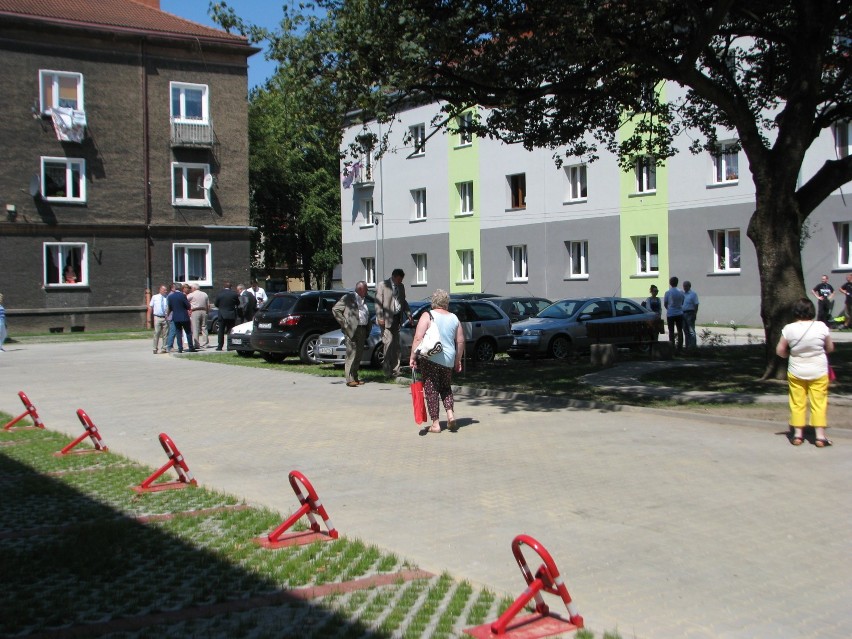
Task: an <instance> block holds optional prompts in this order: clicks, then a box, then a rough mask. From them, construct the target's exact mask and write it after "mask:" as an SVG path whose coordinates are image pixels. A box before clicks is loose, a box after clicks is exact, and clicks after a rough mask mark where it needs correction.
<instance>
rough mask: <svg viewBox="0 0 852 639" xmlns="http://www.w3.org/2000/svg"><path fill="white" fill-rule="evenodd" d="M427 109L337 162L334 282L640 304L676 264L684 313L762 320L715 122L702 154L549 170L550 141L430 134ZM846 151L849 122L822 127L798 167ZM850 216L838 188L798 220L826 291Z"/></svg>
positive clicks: (808, 266) (807, 262) (416, 291)
mask: <svg viewBox="0 0 852 639" xmlns="http://www.w3.org/2000/svg"><path fill="white" fill-rule="evenodd" d="M663 90H672V89H670V88H669V87H665V88H664V89H663ZM438 112H439V108H438V105H435V104H427V105H419V106H412V107H411V108H409V109H407V110H406V111H404V112H402V113H400V114H399V119H400V121H399V122H394V124H393V129H392V130H391V132H390V146H391V148H393V149H395V152H392V153H387V154H385V155H384V156H383V157H382V158H381V159H378V160H377V159H375V158H374V157H371V154H370V153H369V152H365V153H363V154H362V155H361V158H360V160H359V161H358V162H357V163H356V166H355V170H354V171H353V169H352V167H351V166H349V165H347V166H344V165H341V171H342V173H343V174H344V176H345V177H344V180H343V188H342V197H341V202H342V204H341V219H342V224H343V271H342V272H343V283H344V285H346V286H352V285H354V283H355V281H357V280H359V279H362V278H363V279H366V280H367V281H368V282H374V281H375V280H376V278H378V279H383V278H386V277H388V276H389V274H390V271H391V270H392V269H393V268H395V267H401V268H403V270H405V272H406V284H407V286H408V287H409V289H410V290H411V293H410V294H409V296H410V297H412V299H417V298H420V297H426V296H428V295H429V294H431V292H432V291H434V290H435V289H436V288H444V289H447V290H449V291H450V292H459V293H461V292H488V293H496V294H500V295H535V296H543V297H547V298H550V299H553V300H556V299H562V298H566V297H592V296H599V295H617V296H623V297H628V298H633V299H636V300H642V299H644V298H645V297H647V295H648V289H649V287H650V286H651V285H652V284H654V285H656V286H657V287H658V288H659V289H660V291H661V293H660V295H661V296H662V293H663V292H664V291H665V290H666V289H667V288H668V280H669V278H670V277H671V276H677V277H679V279H680V281H681V282H682V281H684V280H690V281H691V282H692V286H693V290H695V291H696V292H697V293H698V295H699V297H700V301H701V304H700V311H699V318H698V319H699V323H704V324H711V325H712V324H713V323H718V324H724V325H730V324H731V323H734V324H736V325H737V326H754V327H759V326H761V325H762V324H761V318H760V281H759V276H758V270H757V258H756V253H755V250H754V247H753V246H752V244H751V241H750V240H749V239H748V238H747V237H746V231H747V228H748V222H749V218H750V216H751V214H752V213H753V212H754V205H755V199H754V198H755V191H754V185H753V183H752V181H751V177H750V173H749V167H748V162H747V160H746V157H745V154H744V153H743V152H742V151H737V150H736V146H733V145H734V143H735V142H736V139H735V136H734V135H727V136H726V134H725V133H724V132H720V134H719V152H718V153H716V154H709V153H705V154H700V155H693V154H691V153H690V152H689V151H688V150H687V147H688V146H689V143H690V142H691V140H688V139H683V140H680V147H681V152H680V153H678V154H677V155H676V156H674V157H673V158H671V159H670V160H668V161H667V162H666V163H665V165H664V166H662V167H655V166H654V163H653V162H648V161H646V160H643V159H641V158H640V159H639V160H637V162H636V164H635V165H634V167H633V169H632V170H631V171H629V172H625V171H622V170H621V169H619V167H618V164H617V162H616V158H615V157H614V156H612V155H610V154H608V153H606V152H602V153H600V159H599V160H597V161H595V162H592V163H589V164H586V163H584V162H582V161H580V160H576V161H572V160H571V159H570V158H569V159H567V161H566V162H565V163H564V164H563V165H562V166H560V167H557V166H556V164H555V162H554V159H553V152H552V151H550V150H545V149H539V150H533V151H526V150H525V149H523V147H522V146H521V145H520V144H516V145H508V144H503V143H500V142H498V141H495V140H490V139H479V138H476V137H475V136H471V135H468V134H465V133H464V132H462V133H447V132H445V131H438V132H435V131H433V130H432V129H431V128H430V125H429V123H430V122H432V121H433V119H434V118H435V116H436V115H437V114H438ZM460 124H463V123H460ZM460 130H462V131H463V127H460ZM383 133H384V132H383V131H382V130H381V127H380V125H378V124H376V123H375V122H367V123H366V124H358V125H357V126H352V127H351V128H349V129H348V130H347V131H346V132H345V134H344V140H343V146H342V150H343V151H345V150H347V149H348V148H350V145H352V144H353V143H354V144H355V145H356V146H357V145H358V144H359V140H362V139H369V137H370V135H371V134H372V135H378V136H381V135H382V134H383ZM849 152H850V149H849V125H848V123H847V124H846V125H844V126H843V127H837V128H836V129H834V130H832V131H825V132H824V134H823V136H822V137H820V138H819V139H818V140H817V141H816V142H815V143H814V145H813V147H812V148H811V149H810V151H809V153H808V156H807V159H806V162H805V165H804V167H803V171H802V179H803V180H804V179H807V178H808V177H809V176H810V175H811V174H812V173H813V172H815V171H816V170H817V168H818V167H819V166H820V165H821V164H822V163H823V162H824V161H825V160H826V159H828V158H832V159H833V158H836V157H838V156H843V155H848V153H849ZM850 224H852V199H851V198H850V194H849V193H844V192H837V193H835V194H833V195H832V196H831V197H830V198H828V199H827V200H826V201H825V202H823V203H822V205H821V206H820V207H819V209H818V210H817V211H815V212H814V213H813V214H812V215H811V216H810V218H809V222H808V225H807V228H806V234H805V235H806V238H805V241H804V242H803V248H802V252H803V261H804V268H805V281H806V283H807V284H808V285H809V286H813V285H816V284H817V283H818V282H819V278H820V275H821V274H823V273H826V274H828V275H829V277H830V281H831V282H832V283H833V285H834V287H835V289H836V288H838V287H839V286H840V285H841V284H842V283H843V282H844V281H845V275H846V273H849V272H852V258H850V232H849V230H850ZM841 297H842V296H841ZM835 308H836V310H837V311H838V312H840V311H842V308H843V300H842V299H840V298H838V300H837V303H836V305H835Z"/></svg>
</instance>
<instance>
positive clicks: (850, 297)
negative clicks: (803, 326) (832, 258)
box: [811, 273, 852, 328]
mask: <svg viewBox="0 0 852 639" xmlns="http://www.w3.org/2000/svg"><path fill="white" fill-rule="evenodd" d="M840 291H841V292H842V293H843V294H844V295H845V296H846V300H845V303H844V308H843V327H844V328H849V327H850V326H852V273H847V274H846V281H845V282H844V283H843V285H842V286H841V287H840ZM811 293H813V294H814V297H816V298H817V320H819V321H820V322H824V323H825V325H826V326H829V325H830V324H829V323H830V322H831V321H832V317H831V309H832V306H833V305H832V300H833V299H834V295H835V291H834V287H833V286H832V285H831V284H829V283H828V275H823V276H822V277H821V278H820V281H819V284H817V285H816V286H814V287H813V289H811Z"/></svg>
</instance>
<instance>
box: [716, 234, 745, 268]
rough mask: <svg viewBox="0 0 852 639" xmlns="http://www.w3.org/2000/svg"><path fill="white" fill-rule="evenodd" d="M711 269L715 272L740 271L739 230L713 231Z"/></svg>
mask: <svg viewBox="0 0 852 639" xmlns="http://www.w3.org/2000/svg"><path fill="white" fill-rule="evenodd" d="M713 250H714V253H715V255H714V258H713V262H714V263H713V270H714V271H715V272H716V273H739V272H740V230H739V229H723V230H718V231H713Z"/></svg>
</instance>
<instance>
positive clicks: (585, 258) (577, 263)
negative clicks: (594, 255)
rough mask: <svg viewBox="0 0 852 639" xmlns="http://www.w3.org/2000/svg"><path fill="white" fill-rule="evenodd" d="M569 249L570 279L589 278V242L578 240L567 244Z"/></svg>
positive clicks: (568, 274)
mask: <svg viewBox="0 0 852 639" xmlns="http://www.w3.org/2000/svg"><path fill="white" fill-rule="evenodd" d="M565 245H566V246H567V248H568V273H567V276H568V278H572V277H574V278H583V279H585V278H588V277H589V242H588V240H577V241H571V242H565Z"/></svg>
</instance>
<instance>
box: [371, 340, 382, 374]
mask: <svg viewBox="0 0 852 639" xmlns="http://www.w3.org/2000/svg"><path fill="white" fill-rule="evenodd" d="M370 363H371V364H372V365H373V366H374V367H375V368H381V367H382V366H384V364H385V345H384V344H378V345H377V346H376V348H375V350H373V356H372V357H371V358H370Z"/></svg>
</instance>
